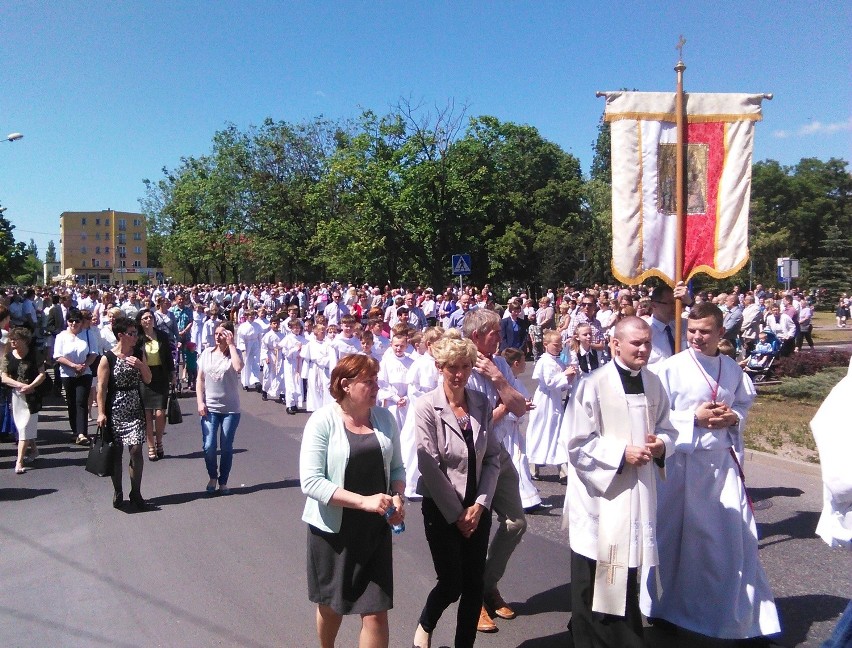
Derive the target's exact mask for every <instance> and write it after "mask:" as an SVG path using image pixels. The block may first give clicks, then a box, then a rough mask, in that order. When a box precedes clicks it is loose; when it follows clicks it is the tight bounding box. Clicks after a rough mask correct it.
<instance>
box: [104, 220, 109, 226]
mask: <svg viewBox="0 0 852 648" xmlns="http://www.w3.org/2000/svg"><path fill="white" fill-rule="evenodd" d="M104 225H106V226H107V227H109V218H105V219H104Z"/></svg>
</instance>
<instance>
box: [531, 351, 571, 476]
mask: <svg viewBox="0 0 852 648" xmlns="http://www.w3.org/2000/svg"><path fill="white" fill-rule="evenodd" d="M564 372H565V364H564V363H563V362H562V361H561V360H560V359H559V357H558V356H552V355H550V354H549V353H545V354H543V355H542V356H541V358H539V360H538V362H536V363H535V369H533V375H532V377H533V380H537V381H538V386H537V387H536V389H535V394H533V399H532V400H533V404H534V405H535V409H534V410H532V411H531V412H530V422H529V425H527V458H528V459H529V460H530V463H534V464H536V465H550V466H558V465H560V464H563V463H565V462H566V461H568V457H567V456H566V454H565V450H564V447H563V446H561V445H560V444H559V425H560V423H561V421H562V412H563V407H562V403H563V401H564V399H565V394H566V393H567V391H568V389H569V387H570V385H571V381H569V379H568V376H566V375H565V373H564Z"/></svg>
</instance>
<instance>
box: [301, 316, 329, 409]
mask: <svg viewBox="0 0 852 648" xmlns="http://www.w3.org/2000/svg"><path fill="white" fill-rule="evenodd" d="M301 356H302V362H303V363H305V366H306V367H307V377H308V391H307V393H306V394H305V409H306V410H307V411H309V412H315V411H317V410H318V409H319V408H320V407H322V406H323V405H325V404H327V403H330V402H332V400H334V399H332V397H331V393H330V392H329V391H328V387H329V385H330V384H331V372H332V370H333V369H334V367H335V365H337V358H336V356H335V353H334V350H333V349H332V348H331V347H330V346H329V345H328V344H326V343H325V326H324V325H322V324H317V325H316V326H315V327H314V333H313V339H311V340H308V342H307V344H304V345H303V346H302V351H301Z"/></svg>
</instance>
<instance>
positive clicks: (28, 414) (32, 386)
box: [0, 326, 45, 475]
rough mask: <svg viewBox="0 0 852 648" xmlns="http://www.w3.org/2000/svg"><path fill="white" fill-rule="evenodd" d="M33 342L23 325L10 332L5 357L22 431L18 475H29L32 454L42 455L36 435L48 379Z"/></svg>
mask: <svg viewBox="0 0 852 648" xmlns="http://www.w3.org/2000/svg"><path fill="white" fill-rule="evenodd" d="M31 342H32V332H31V331H30V330H29V329H28V328H26V327H23V326H20V327H16V328H13V329H12V330H11V331H9V346H11V347H12V348H11V350H10V351H9V352H8V353H7V354H5V356H3V358H2V371H0V377H2V380H3V384H4V385H6V386H7V387H11V388H12V395H11V398H12V417H13V419H14V421H15V427H16V428H18V461H17V463H16V464H15V472H16V473H17V474H18V475H22V474H24V473H25V472H26V469H25V468H24V460H25V459H26V455H27V451H28V450H29V451H30V456H29V458H30V460H33V459H35V458H36V457H37V456H38V448H36V443H35V442H36V436H37V435H38V411H39V410H40V409H41V395H40V394H39V393H38V386H39V385H40V384H41V383H42V382H43V381H44V380H45V373H44V372H45V368H44V364H43V363H39V362H38V361H37V359H36V349H35V347H34V346H32V345H31V344H30V343H31Z"/></svg>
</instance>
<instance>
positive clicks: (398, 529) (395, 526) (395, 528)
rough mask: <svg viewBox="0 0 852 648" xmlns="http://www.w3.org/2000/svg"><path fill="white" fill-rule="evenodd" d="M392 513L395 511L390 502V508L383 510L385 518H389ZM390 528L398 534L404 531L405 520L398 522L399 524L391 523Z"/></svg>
mask: <svg viewBox="0 0 852 648" xmlns="http://www.w3.org/2000/svg"><path fill="white" fill-rule="evenodd" d="M394 513H396V507H395V506H394V505H393V504H391V505H390V508H389V509H388V510H387V511H385V519H386V520H389V519H390V517H391V515H393V514H394ZM391 530H392V531H393V532H394V533H395V534H397V535H399V534H400V533H402V532H403V531H405V522H400V523H399V524H391Z"/></svg>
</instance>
